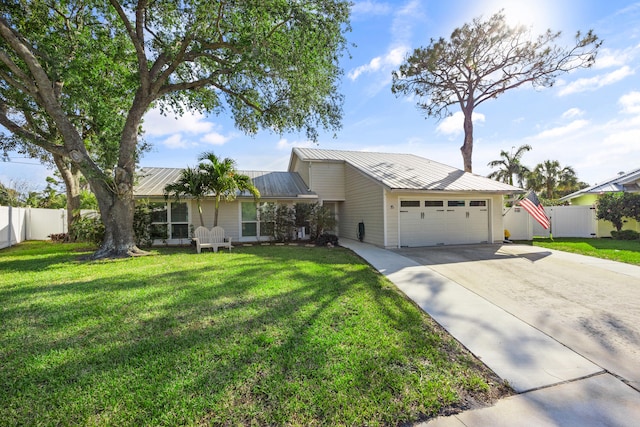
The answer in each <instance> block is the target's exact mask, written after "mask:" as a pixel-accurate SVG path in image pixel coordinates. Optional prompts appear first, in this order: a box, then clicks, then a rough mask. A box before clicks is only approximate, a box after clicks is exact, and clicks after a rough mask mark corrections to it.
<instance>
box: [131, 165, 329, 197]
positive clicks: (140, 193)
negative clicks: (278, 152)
mask: <svg viewBox="0 0 640 427" xmlns="http://www.w3.org/2000/svg"><path fill="white" fill-rule="evenodd" d="M181 170H182V169H180V168H143V169H142V170H140V172H139V174H138V182H137V184H136V185H135V187H134V195H135V196H136V197H159V196H164V187H165V186H166V185H167V184H170V183H172V182H175V181H177V180H178V178H179V177H180V171H181ZM238 173H239V174H242V175H247V176H249V178H251V181H252V182H253V185H255V186H256V187H257V188H258V190H259V191H260V196H261V197H262V198H298V197H304V198H317V194H316V193H314V192H312V191H309V189H308V188H307V186H306V185H305V183H304V181H303V180H302V178H301V177H300V175H298V174H297V173H295V172H263V171H238ZM238 196H241V197H242V196H250V194H249V193H248V192H244V193H241V194H239V195H238Z"/></svg>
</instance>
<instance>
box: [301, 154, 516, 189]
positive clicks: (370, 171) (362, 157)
mask: <svg viewBox="0 0 640 427" xmlns="http://www.w3.org/2000/svg"><path fill="white" fill-rule="evenodd" d="M294 153H295V154H297V155H298V156H299V157H300V159H301V160H304V161H336V160H341V161H344V162H346V163H348V164H350V165H351V166H353V167H355V168H356V169H358V170H360V171H361V172H362V173H364V174H366V175H368V176H370V177H371V178H373V179H375V180H376V181H378V182H380V183H382V184H383V185H385V186H386V187H387V188H389V189H391V190H409V191H416V190H419V191H461V192H465V191H483V192H503V193H513V192H522V191H523V190H522V189H520V188H518V187H514V186H511V185H508V184H504V183H502V182H499V181H494V180H492V179H489V178H486V177H483V176H480V175H476V174H472V173H467V172H464V171H462V170H460V169H457V168H454V167H452V166H447V165H445V164H442V163H439V162H435V161H433V160H429V159H425V158H424V157H420V156H416V155H414V154H398V153H374V152H365V151H341V150H320V149H315V148H298V147H296V148H294ZM292 156H293V154H292Z"/></svg>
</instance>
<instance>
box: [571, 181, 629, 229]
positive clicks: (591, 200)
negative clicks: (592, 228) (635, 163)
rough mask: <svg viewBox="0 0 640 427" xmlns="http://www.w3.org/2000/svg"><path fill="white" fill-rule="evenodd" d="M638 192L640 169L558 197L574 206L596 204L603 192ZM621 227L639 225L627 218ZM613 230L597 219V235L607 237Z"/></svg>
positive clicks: (610, 225)
mask: <svg viewBox="0 0 640 427" xmlns="http://www.w3.org/2000/svg"><path fill="white" fill-rule="evenodd" d="M619 192H625V193H640V169H635V170H632V171H631V172H627V173H625V172H620V173H618V175H616V176H615V177H613V178H611V179H608V180H606V181H604V182H602V183H600V184H596V185H592V186H591V187H587V188H583V189H582V190H579V191H576V192H575V193H571V194H569V195H567V196H564V197H562V198H561V199H560V201H561V202H569V203H570V204H571V205H574V206H594V207H595V206H596V204H597V202H598V197H599V196H600V195H601V194H604V193H619ZM623 229H629V230H636V231H640V225H639V224H638V223H637V222H636V221H635V220H633V219H628V220H627V221H626V222H625V224H624V227H623ZM612 230H615V228H614V227H613V225H612V224H611V223H610V222H608V221H604V220H600V221H598V232H597V235H598V237H609V236H611V231H612Z"/></svg>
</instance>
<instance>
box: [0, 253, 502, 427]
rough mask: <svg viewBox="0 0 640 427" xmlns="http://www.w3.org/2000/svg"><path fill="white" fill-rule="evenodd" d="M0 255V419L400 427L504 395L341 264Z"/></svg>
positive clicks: (478, 367)
mask: <svg viewBox="0 0 640 427" xmlns="http://www.w3.org/2000/svg"><path fill="white" fill-rule="evenodd" d="M155 252H156V254H155V255H154V256H149V257H141V258H135V259H126V260H115V261H101V262H87V261H81V260H80V257H81V256H82V255H85V254H86V253H87V249H86V248H83V247H82V246H79V245H73V244H64V245H63V244H52V243H47V242H26V243H23V244H21V245H19V246H16V247H13V248H9V249H5V250H2V251H0V301H2V305H1V306H0V325H2V326H0V366H1V369H0V384H2V387H1V388H0V419H1V420H2V424H3V425H5V426H17V425H20V426H25V425H77V424H82V425H117V426H127V425H129V426H138V425H398V424H402V423H408V422H416V421H421V420H425V419H427V418H429V417H433V416H435V415H437V414H442V413H449V412H455V411H457V410H460V409H464V408H466V407H468V406H469V405H473V404H474V402H481V403H482V402H490V401H492V399H495V398H496V397H500V396H502V395H504V394H505V393H508V390H507V389H506V387H505V386H504V385H503V384H501V383H500V381H499V379H497V377H495V375H494V374H493V373H491V372H490V371H488V370H487V369H486V368H485V367H484V365H482V364H480V363H479V362H478V361H477V360H475V359H474V358H473V357H471V356H470V355H469V354H468V353H467V352H466V351H465V350H464V349H462V348H461V346H460V345H459V344H458V343H457V342H456V341H454V340H453V339H451V338H450V337H449V336H448V335H447V334H446V333H444V332H443V331H442V330H441V329H440V328H439V327H438V326H437V325H436V324H435V323H434V322H433V321H432V320H431V319H430V318H429V317H428V316H427V315H425V314H424V313H422V312H421V311H420V310H419V309H417V308H416V307H415V306H414V305H413V304H412V303H411V302H410V301H408V300H407V299H406V298H404V297H403V296H402V295H401V294H400V293H399V292H398V291H397V290H396V288H395V287H394V286H393V285H392V284H390V283H389V282H388V281H387V280H386V279H385V278H384V277H383V276H381V275H379V274H378V273H376V272H375V271H373V269H371V268H370V267H369V266H368V265H366V264H365V263H363V262H362V260H361V259H359V258H358V257H356V256H355V255H353V254H352V253H351V252H349V251H347V250H345V249H342V248H333V249H326V248H306V247H260V246H256V247H250V248H238V249H237V250H234V252H232V253H231V254H229V253H228V252H223V253H218V254H211V253H203V254H200V255H197V254H195V253H193V250H192V249H160V250H158V251H155Z"/></svg>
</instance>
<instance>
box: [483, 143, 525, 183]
mask: <svg viewBox="0 0 640 427" xmlns="http://www.w3.org/2000/svg"><path fill="white" fill-rule="evenodd" d="M529 150H531V146H530V145H527V144H525V145H521V146H520V148H518V149H517V150H516V152H515V153H513V152H512V153H513V154H511V153H508V152H506V151H504V150H502V151H500V160H493V161H491V162H489V163H488V164H487V166H489V167H491V168H500V169H498V170H497V171H494V172H491V173H490V174H489V175H488V178H491V179H495V180H496V181H502V182H504V183H506V184H509V185H513V176H514V175H515V176H516V178H517V180H518V185H519V186H520V187H522V184H523V183H524V179H525V176H526V175H527V173H529V169H528V168H527V167H526V166H523V165H522V164H521V163H520V158H521V157H522V155H523V154H524V153H525V152H527V151H529Z"/></svg>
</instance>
